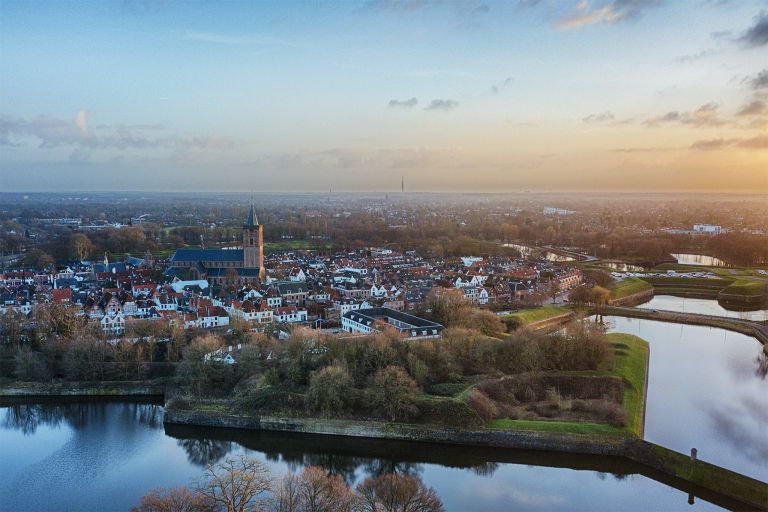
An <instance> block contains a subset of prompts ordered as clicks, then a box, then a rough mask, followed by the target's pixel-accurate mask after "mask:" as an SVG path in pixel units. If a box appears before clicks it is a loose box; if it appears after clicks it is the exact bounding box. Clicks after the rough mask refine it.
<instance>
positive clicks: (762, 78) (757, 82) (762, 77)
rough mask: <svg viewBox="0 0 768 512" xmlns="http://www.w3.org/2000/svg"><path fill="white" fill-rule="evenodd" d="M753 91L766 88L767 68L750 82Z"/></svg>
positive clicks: (767, 80) (767, 81)
mask: <svg viewBox="0 0 768 512" xmlns="http://www.w3.org/2000/svg"><path fill="white" fill-rule="evenodd" d="M750 83H751V85H752V88H753V89H765V88H768V68H766V69H764V70H762V71H761V72H759V73H758V74H757V75H755V77H754V78H752V79H751V80H750Z"/></svg>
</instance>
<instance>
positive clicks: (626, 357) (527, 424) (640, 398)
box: [488, 333, 650, 437]
mask: <svg viewBox="0 0 768 512" xmlns="http://www.w3.org/2000/svg"><path fill="white" fill-rule="evenodd" d="M608 338H609V340H610V342H611V345H613V349H614V352H615V354H616V360H615V365H614V369H613V371H611V372H596V373H595V374H596V375H616V376H618V377H621V378H622V379H623V380H624V399H623V401H622V404H621V405H622V406H623V407H624V409H625V410H626V411H627V415H628V421H627V425H626V426H624V427H614V426H612V425H608V424H605V423H577V422H568V421H547V420H537V421H529V420H511V419H498V420H493V421H491V422H490V423H489V424H488V427H489V428H491V429H494V430H520V431H533V432H558V433H569V434H596V435H604V434H608V435H627V434H629V435H632V436H637V437H642V432H643V412H644V410H645V382H646V378H647V376H646V369H647V361H648V356H649V353H650V350H649V347H648V342H647V341H645V340H644V339H642V338H638V337H637V336H634V335H632V334H624V333H611V334H609V335H608ZM590 373H592V372H590Z"/></svg>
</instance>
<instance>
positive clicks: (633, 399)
mask: <svg viewBox="0 0 768 512" xmlns="http://www.w3.org/2000/svg"><path fill="white" fill-rule="evenodd" d="M608 338H609V339H610V340H611V344H612V345H613V347H614V350H616V364H615V366H614V369H613V374H614V375H618V376H619V377H621V378H622V379H623V380H624V400H623V401H622V403H621V405H622V406H623V407H624V410H626V411H627V415H628V416H629V419H628V421H627V426H626V427H625V428H626V429H627V430H628V431H629V432H631V433H632V434H634V435H636V436H641V435H642V432H643V410H644V409H645V380H646V378H647V376H646V369H647V366H648V364H647V362H648V356H649V354H650V348H649V346H648V342H647V341H645V340H644V339H642V338H638V337H637V336H634V335H632V334H624V333H618V332H617V333H611V334H609V335H608Z"/></svg>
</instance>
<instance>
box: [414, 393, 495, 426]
mask: <svg viewBox="0 0 768 512" xmlns="http://www.w3.org/2000/svg"><path fill="white" fill-rule="evenodd" d="M414 404H415V406H416V409H417V410H418V416H417V417H418V420H419V421H420V422H421V423H432V424H437V425H445V426H449V427H458V428H477V427H480V426H482V425H483V420H482V419H481V418H480V416H478V414H477V413H476V412H475V411H474V410H473V409H472V408H471V407H470V406H469V404H467V403H466V402H463V401H461V400H457V399H455V398H430V397H417V398H416V400H415V402H414Z"/></svg>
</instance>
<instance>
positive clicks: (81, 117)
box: [75, 110, 88, 135]
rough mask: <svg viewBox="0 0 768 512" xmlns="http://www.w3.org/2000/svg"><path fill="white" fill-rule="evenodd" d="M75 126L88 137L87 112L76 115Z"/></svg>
mask: <svg viewBox="0 0 768 512" xmlns="http://www.w3.org/2000/svg"><path fill="white" fill-rule="evenodd" d="M75 126H77V127H78V128H79V129H80V133H82V134H83V135H88V114H87V113H86V111H85V110H80V111H78V113H77V114H76V115H75Z"/></svg>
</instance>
